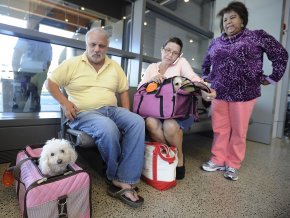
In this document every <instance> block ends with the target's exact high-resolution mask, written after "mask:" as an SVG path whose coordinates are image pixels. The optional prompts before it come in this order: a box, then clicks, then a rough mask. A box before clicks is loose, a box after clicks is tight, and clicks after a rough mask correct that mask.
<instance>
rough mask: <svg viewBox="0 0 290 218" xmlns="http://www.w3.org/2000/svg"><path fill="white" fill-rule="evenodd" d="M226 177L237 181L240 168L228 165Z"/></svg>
mask: <svg viewBox="0 0 290 218" xmlns="http://www.w3.org/2000/svg"><path fill="white" fill-rule="evenodd" d="M224 177H225V178H226V179H229V180H233V181H237V180H238V178H239V177H238V170H237V169H235V168H232V167H226V172H225V173H224Z"/></svg>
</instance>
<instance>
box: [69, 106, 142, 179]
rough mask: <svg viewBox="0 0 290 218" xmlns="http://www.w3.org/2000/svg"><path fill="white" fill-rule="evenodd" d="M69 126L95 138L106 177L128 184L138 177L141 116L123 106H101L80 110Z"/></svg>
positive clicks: (139, 169) (140, 149)
mask: <svg viewBox="0 0 290 218" xmlns="http://www.w3.org/2000/svg"><path fill="white" fill-rule="evenodd" d="M69 126H70V127H71V128H72V129H78V130H81V131H83V132H86V133H87V134H88V135H90V136H92V137H93V138H94V139H95V143H96V145H97V146H98V149H99V152H100V154H101V156H102V158H103V160H104V161H105V162H106V164H107V171H106V174H107V177H108V179H109V180H113V179H114V180H118V181H120V182H124V183H128V184H135V183H137V182H138V181H139V180H140V176H141V172H142V168H143V161H144V147H145V143H144V140H145V124H144V120H143V118H142V117H140V116H139V115H137V114H135V113H132V112H130V111H129V110H127V109H125V108H121V107H102V108H100V109H97V110H91V111H86V112H81V113H79V114H78V115H77V117H76V118H75V120H73V121H72V122H70V124H69Z"/></svg>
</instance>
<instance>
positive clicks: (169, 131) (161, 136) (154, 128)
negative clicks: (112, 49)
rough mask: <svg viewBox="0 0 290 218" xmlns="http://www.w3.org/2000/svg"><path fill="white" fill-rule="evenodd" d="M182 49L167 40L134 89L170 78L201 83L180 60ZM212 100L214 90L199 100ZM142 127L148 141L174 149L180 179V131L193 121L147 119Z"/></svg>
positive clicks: (182, 169)
mask: <svg viewBox="0 0 290 218" xmlns="http://www.w3.org/2000/svg"><path fill="white" fill-rule="evenodd" d="M182 47H183V43H182V41H181V40H180V39H179V38H177V37H173V38H170V39H168V40H167V41H166V42H165V43H164V44H163V46H162V48H161V61H160V62H158V63H152V64H150V65H149V66H148V68H147V69H146V71H145V73H144V76H143V78H142V80H141V82H140V84H139V86H138V88H139V87H140V86H142V85H143V84H144V83H147V82H157V83H162V82H163V80H164V79H166V78H171V77H174V76H183V77H186V78H187V79H189V80H191V81H199V82H202V81H203V80H202V79H201V78H200V77H199V76H198V75H197V74H196V73H195V72H194V71H193V69H192V67H191V66H190V64H189V63H188V61H187V60H186V59H185V58H183V57H182ZM215 96H216V94H215V91H214V90H212V92H211V93H206V92H203V98H205V99H206V100H207V101H209V100H212V99H214V98H215ZM145 123H146V128H147V131H148V133H149V137H150V138H151V140H152V141H156V142H161V143H164V144H168V145H174V146H176V148H177V151H178V165H177V168H176V179H178V180H180V179H183V178H184V176H185V166H184V156H183V152H182V141H183V131H184V130H187V129H188V128H189V127H190V126H191V125H192V123H193V118H192V117H188V118H183V119H180V118H179V119H166V120H160V119H157V118H153V117H147V118H146V119H145Z"/></svg>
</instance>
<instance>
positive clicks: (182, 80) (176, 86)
mask: <svg viewBox="0 0 290 218" xmlns="http://www.w3.org/2000/svg"><path fill="white" fill-rule="evenodd" d="M187 82H189V80H188V79H186V78H184V77H180V76H176V77H174V78H173V86H174V92H176V91H177V90H178V89H179V88H180V87H181V86H182V85H184V84H186V83H187Z"/></svg>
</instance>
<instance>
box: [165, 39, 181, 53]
mask: <svg viewBox="0 0 290 218" xmlns="http://www.w3.org/2000/svg"><path fill="white" fill-rule="evenodd" d="M169 42H173V43H176V44H177V45H179V46H180V52H181V51H182V47H183V43H182V41H181V39H180V38H177V37H172V38H169V39H168V40H167V41H166V42H165V43H164V44H163V46H162V48H165V46H166V45H167V44H168V43H169Z"/></svg>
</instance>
